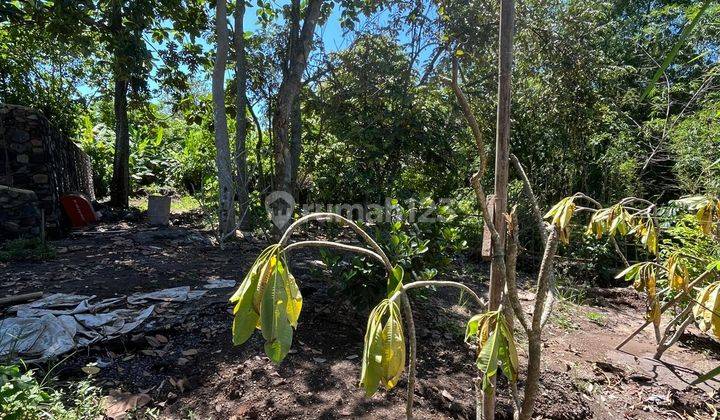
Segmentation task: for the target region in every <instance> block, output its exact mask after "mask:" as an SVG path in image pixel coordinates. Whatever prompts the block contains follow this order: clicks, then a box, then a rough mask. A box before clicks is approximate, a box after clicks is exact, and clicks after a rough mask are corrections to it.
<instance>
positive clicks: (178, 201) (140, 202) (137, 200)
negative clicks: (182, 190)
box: [130, 195, 201, 214]
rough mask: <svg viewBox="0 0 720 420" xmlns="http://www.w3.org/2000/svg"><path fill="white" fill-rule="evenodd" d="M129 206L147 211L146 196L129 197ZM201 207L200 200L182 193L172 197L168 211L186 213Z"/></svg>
mask: <svg viewBox="0 0 720 420" xmlns="http://www.w3.org/2000/svg"><path fill="white" fill-rule="evenodd" d="M130 207H135V208H136V209H138V210H140V211H147V208H148V199H147V197H134V198H131V199H130ZM198 209H201V206H200V202H199V201H198V200H197V199H196V198H195V197H192V196H189V195H184V196H182V197H173V198H172V202H171V203H170V212H171V213H173V214H182V213H188V212H191V211H194V210H198Z"/></svg>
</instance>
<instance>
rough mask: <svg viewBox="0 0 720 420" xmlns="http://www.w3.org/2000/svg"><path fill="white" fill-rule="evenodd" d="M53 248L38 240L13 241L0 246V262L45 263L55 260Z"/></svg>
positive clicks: (55, 253)
mask: <svg viewBox="0 0 720 420" xmlns="http://www.w3.org/2000/svg"><path fill="white" fill-rule="evenodd" d="M56 255H57V252H56V251H55V248H53V247H51V246H50V245H48V244H47V243H45V244H43V242H42V241H41V240H40V239H39V238H33V239H13V240H11V241H7V242H4V243H3V244H2V245H0V261H1V262H9V261H45V260H49V259H52V258H55V256H56Z"/></svg>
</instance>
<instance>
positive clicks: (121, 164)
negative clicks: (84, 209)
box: [110, 0, 130, 208]
mask: <svg viewBox="0 0 720 420" xmlns="http://www.w3.org/2000/svg"><path fill="white" fill-rule="evenodd" d="M122 18H123V17H122V1H120V0H115V1H113V3H112V9H111V16H110V30H111V32H112V34H113V36H114V38H115V39H116V40H117V39H118V38H120V37H121V36H122V32H123V24H122ZM121 54H122V51H121V50H120V48H119V47H118V46H114V47H113V55H114V57H113V58H114V61H115V63H114V78H115V90H114V92H113V107H114V112H115V155H114V157H113V174H112V180H111V182H110V205H112V206H115V207H123V208H125V207H127V206H128V199H129V197H130V130H129V128H128V111H127V92H128V85H129V83H128V76H127V74H125V73H126V71H125V69H124V68H123V66H122V64H121V62H122V60H121V58H122V57H121Z"/></svg>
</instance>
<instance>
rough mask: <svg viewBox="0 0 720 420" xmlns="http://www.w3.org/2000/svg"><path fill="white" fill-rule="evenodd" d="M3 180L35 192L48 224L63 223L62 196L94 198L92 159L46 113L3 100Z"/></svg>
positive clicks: (0, 149)
mask: <svg viewBox="0 0 720 420" xmlns="http://www.w3.org/2000/svg"><path fill="white" fill-rule="evenodd" d="M0 184H3V185H6V186H9V187H12V188H19V189H24V190H29V191H32V192H34V193H35V195H36V199H37V200H38V206H39V208H40V209H42V210H43V211H44V213H45V221H46V227H47V228H48V229H50V230H53V229H57V228H59V227H61V224H62V222H63V215H62V211H61V209H60V202H59V198H60V196H62V195H64V194H69V193H83V194H85V195H86V196H88V198H90V199H91V200H92V199H94V191H93V184H92V172H91V169H90V159H89V158H88V156H87V155H86V154H85V153H83V152H82V151H81V150H80V149H79V148H78V147H77V146H76V145H75V144H74V143H73V142H71V141H69V140H68V139H66V138H65V137H63V136H62V135H61V134H60V133H59V132H58V131H57V130H55V129H54V128H53V127H52V126H51V124H50V123H49V122H48V120H47V118H45V117H44V116H43V115H42V113H40V112H39V111H36V110H34V109H31V108H27V107H23V106H18V105H7V104H0Z"/></svg>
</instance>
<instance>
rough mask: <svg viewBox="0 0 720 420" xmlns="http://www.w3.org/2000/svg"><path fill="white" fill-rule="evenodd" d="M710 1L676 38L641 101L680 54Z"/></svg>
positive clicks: (706, 1) (705, 2)
mask: <svg viewBox="0 0 720 420" xmlns="http://www.w3.org/2000/svg"><path fill="white" fill-rule="evenodd" d="M711 1H712V0H705V1H704V2H703V4H702V6H700V10H699V11H698V12H697V14H695V16H694V17H693V18H692V20H691V21H690V23H689V24H688V25H686V26H685V28H683V30H682V32H681V33H680V38H678V41H677V42H676V43H675V45H673V47H672V49H671V50H670V52H669V53H668V55H667V56H666V57H665V60H663V62H662V64H661V65H660V68H658V69H657V71H656V72H655V74H654V75H653V77H652V79H650V82H649V83H648V86H647V88H645V91H644V92H643V94H642V96H640V100H641V101H642V100H643V99H645V98H646V97H647V96H648V95H649V94H650V93H651V92H652V91H653V90H655V84H656V83H657V82H658V80H660V78H661V77H662V75H663V73H665V70H667V68H668V67H670V64H671V63H672V62H673V60H675V57H676V56H677V55H678V52H680V48H682V46H683V45H684V44H685V40H686V39H687V37H688V36H689V35H690V33H691V32H692V31H693V29H695V26H696V25H697V23H698V22H699V21H700V18H701V17H702V15H703V13H705V10H706V9H707V7H708V6H709V5H710V3H711Z"/></svg>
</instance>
